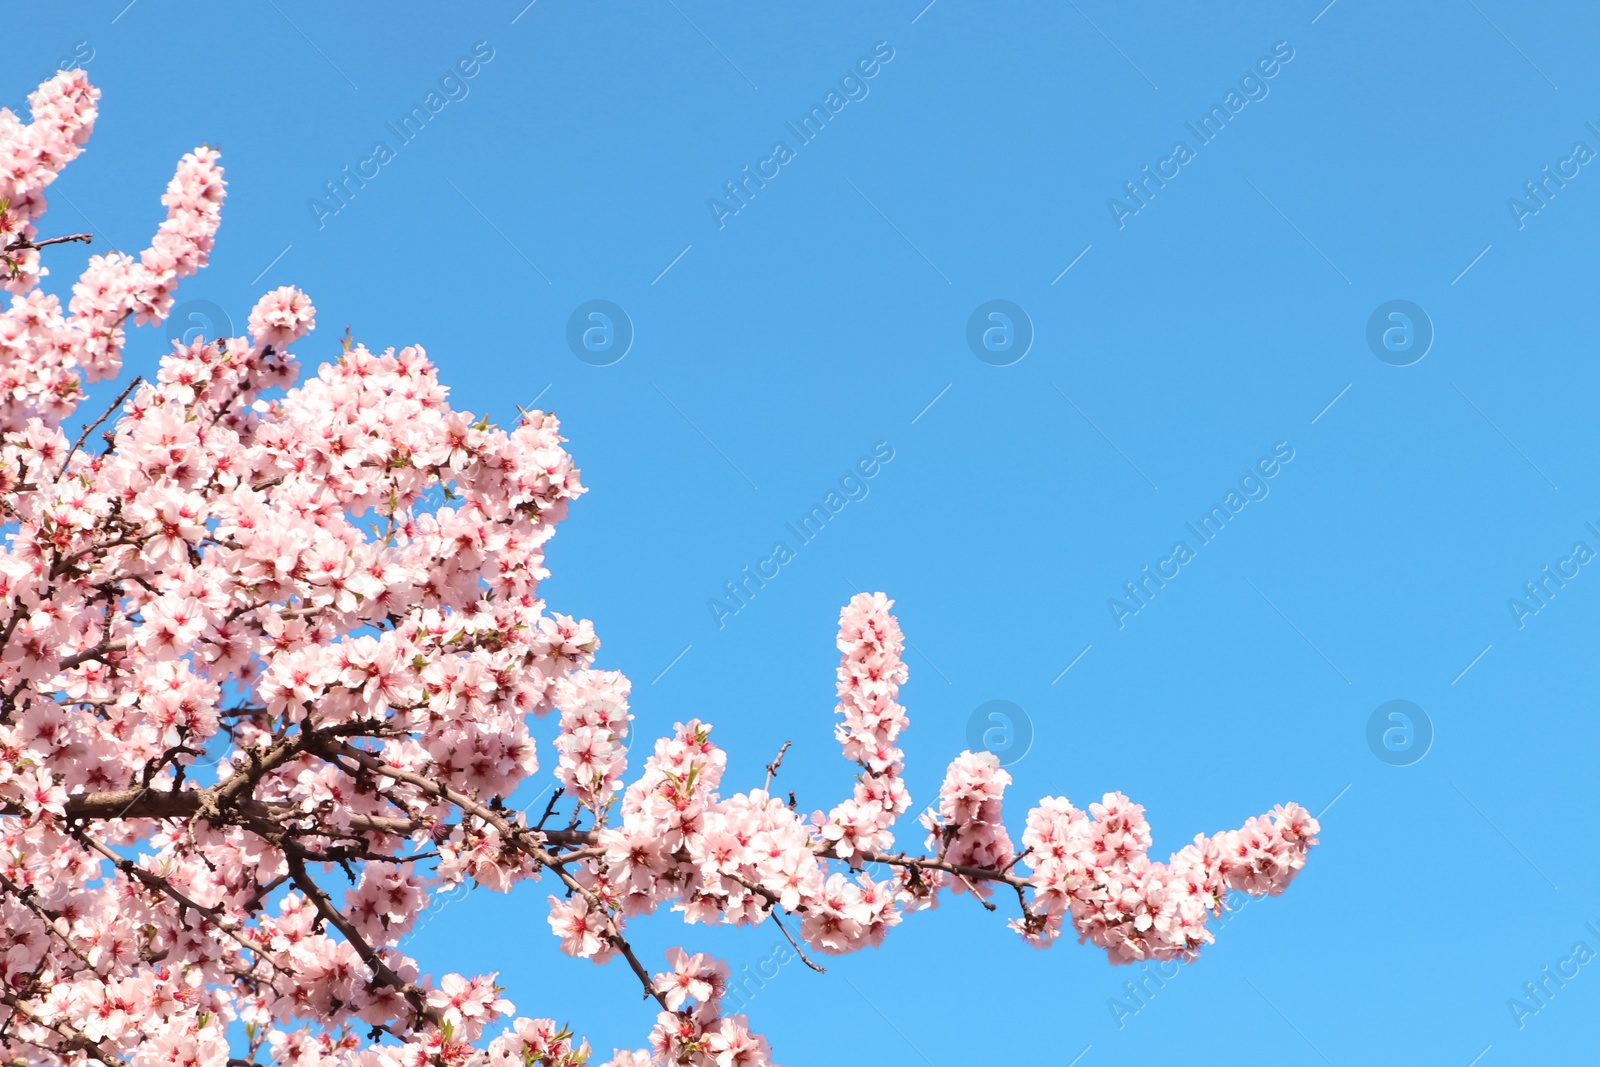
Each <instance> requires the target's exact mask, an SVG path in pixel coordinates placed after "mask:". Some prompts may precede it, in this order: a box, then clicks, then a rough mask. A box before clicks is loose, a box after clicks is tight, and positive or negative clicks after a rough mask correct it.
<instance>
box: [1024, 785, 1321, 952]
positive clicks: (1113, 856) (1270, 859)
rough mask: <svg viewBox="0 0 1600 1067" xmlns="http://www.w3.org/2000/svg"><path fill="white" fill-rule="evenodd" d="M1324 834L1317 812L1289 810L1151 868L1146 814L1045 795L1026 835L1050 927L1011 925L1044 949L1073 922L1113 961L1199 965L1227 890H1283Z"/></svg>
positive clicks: (1109, 803)
mask: <svg viewBox="0 0 1600 1067" xmlns="http://www.w3.org/2000/svg"><path fill="white" fill-rule="evenodd" d="M1317 830H1318V826H1317V821H1316V820H1315V819H1313V818H1312V817H1311V815H1310V813H1308V812H1307V811H1306V810H1305V809H1304V808H1301V807H1299V806H1298V805H1295V804H1289V805H1287V806H1279V807H1277V808H1275V809H1273V812H1272V816H1271V818H1270V819H1268V818H1266V817H1264V816H1256V817H1254V818H1252V819H1251V820H1250V821H1249V822H1248V823H1246V824H1245V826H1244V828H1243V829H1241V830H1228V831H1224V832H1222V833H1219V834H1216V835H1214V836H1212V837H1209V838H1208V837H1206V836H1205V835H1203V834H1202V835H1199V836H1197V837H1196V838H1195V839H1194V843H1193V844H1190V845H1186V846H1184V848H1183V849H1182V850H1180V851H1179V852H1178V853H1177V854H1175V855H1174V856H1173V857H1172V858H1171V859H1170V860H1168V861H1167V862H1166V863H1152V862H1150V860H1149V859H1148V857H1147V856H1146V854H1145V853H1146V850H1147V849H1148V848H1149V847H1150V825H1149V823H1147V822H1146V821H1145V818H1144V808H1142V807H1140V806H1139V805H1138V804H1133V803H1131V802H1129V800H1128V798H1127V797H1125V796H1123V795H1122V794H1121V793H1107V794H1106V795H1105V797H1104V798H1103V799H1102V800H1101V802H1100V803H1098V804H1090V805H1089V811H1088V812H1087V813H1085V812H1083V811H1080V810H1079V809H1077V808H1075V807H1073V806H1072V804H1071V803H1070V802H1068V801H1067V800H1066V799H1064V798H1062V797H1046V798H1045V799H1044V800H1043V801H1041V802H1040V805H1039V806H1038V807H1037V808H1034V809H1033V810H1032V811H1031V812H1029V813H1028V826H1027V830H1026V831H1025V832H1024V833H1023V835H1022V842H1023V845H1024V846H1025V847H1026V848H1027V850H1028V853H1027V859H1026V863H1027V865H1028V866H1029V867H1030V868H1031V869H1032V874H1031V875H1030V876H1029V878H1028V882H1029V884H1030V885H1031V886H1032V887H1033V901H1032V903H1033V906H1034V909H1035V911H1036V912H1037V914H1038V916H1040V917H1041V918H1042V919H1043V921H1042V922H1030V921H1029V920H1028V919H1023V920H1021V921H1020V922H1018V923H1015V924H1013V925H1014V927H1015V928H1016V929H1018V930H1019V931H1020V932H1021V933H1022V934H1023V935H1024V936H1025V937H1027V938H1029V939H1030V940H1032V941H1033V942H1034V943H1036V944H1039V945H1044V944H1047V943H1049V942H1050V941H1052V940H1054V939H1055V937H1056V936H1057V935H1058V934H1059V933H1060V930H1061V923H1062V921H1063V918H1064V917H1065V916H1070V917H1071V921H1072V924H1073V926H1074V927H1075V928H1076V929H1077V931H1078V940H1079V941H1089V942H1090V943H1092V944H1094V945H1097V946H1098V947H1100V948H1103V949H1105V950H1106V951H1107V952H1108V953H1109V954H1110V957H1111V961H1112V962H1113V963H1133V962H1136V961H1139V960H1167V959H1173V958H1183V959H1193V958H1194V957H1195V956H1196V955H1197V954H1198V953H1199V951H1200V948H1201V946H1202V945H1206V944H1209V943H1211V942H1212V941H1213V940H1214V938H1213V935H1212V934H1211V933H1210V931H1208V930H1207V929H1206V920H1207V918H1209V917H1211V916H1215V915H1219V914H1220V913H1221V907H1222V898H1223V896H1224V894H1225V893H1226V892H1227V890H1228V889H1229V888H1232V889H1238V890H1242V891H1243V892H1246V893H1249V894H1250V895H1251V896H1277V895H1278V894H1279V893H1282V892H1283V891H1284V889H1286V888H1287V887H1288V885H1289V883H1290V881H1292V880H1293V879H1294V876H1295V875H1296V874H1298V873H1299V871H1300V868H1301V867H1303V866H1305V857H1306V851H1307V850H1308V849H1309V848H1310V847H1311V846H1312V845H1315V844H1316V843H1317V839H1316V836H1315V835H1316V833H1317Z"/></svg>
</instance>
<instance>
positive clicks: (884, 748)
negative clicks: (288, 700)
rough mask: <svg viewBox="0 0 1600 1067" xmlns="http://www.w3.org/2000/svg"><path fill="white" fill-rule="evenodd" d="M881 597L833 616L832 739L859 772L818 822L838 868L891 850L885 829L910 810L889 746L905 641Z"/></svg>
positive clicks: (899, 721)
mask: <svg viewBox="0 0 1600 1067" xmlns="http://www.w3.org/2000/svg"><path fill="white" fill-rule="evenodd" d="M893 606H894V601H892V600H889V599H887V598H886V597H885V596H884V595H883V594H882V593H873V594H871V595H868V594H866V593H857V594H856V595H855V596H854V597H852V598H851V599H850V603H849V604H847V605H846V606H845V608H844V610H843V611H841V612H840V613H839V642H838V644H839V652H840V654H841V655H840V661H839V684H838V691H839V714H840V715H842V716H843V717H844V721H843V722H841V723H839V724H838V725H836V726H835V727H834V735H835V736H836V737H837V738H838V739H839V743H840V744H841V745H842V746H843V747H844V758H845V759H847V760H851V761H852V762H855V763H857V764H859V765H860V766H861V771H862V773H861V775H860V777H858V778H857V779H856V786H855V794H854V795H853V796H852V797H851V798H850V799H849V800H846V801H843V802H842V803H840V804H838V805H837V806H835V807H834V809H833V810H832V811H831V812H829V813H828V817H827V819H826V820H823V819H821V818H818V819H817V820H816V821H817V822H818V824H819V830H820V833H821V836H822V839H823V840H824V841H826V842H828V844H829V845H830V850H831V851H832V853H833V854H834V855H835V856H838V857H839V858H840V859H842V860H846V861H852V860H854V859H855V858H856V857H857V856H858V855H860V854H861V853H863V852H866V851H886V850H888V849H889V848H892V847H893V846H894V834H893V833H891V832H890V830H889V827H890V826H891V825H892V824H893V823H894V820H895V818H896V817H897V816H899V815H900V813H902V812H903V811H905V810H906V809H907V808H908V807H910V806H911V794H910V793H908V792H906V787H905V783H904V781H902V779H901V777H900V774H901V772H902V771H903V770H904V769H905V763H904V762H903V760H904V758H905V753H904V752H902V751H901V750H900V749H899V747H898V746H897V745H896V742H897V741H898V740H899V738H900V731H901V730H904V729H905V728H906V725H907V720H906V713H905V709H904V708H902V707H901V706H900V703H899V700H898V697H899V695H900V687H901V686H902V685H904V684H905V680H906V665H905V662H904V661H903V660H902V659H901V658H900V653H901V652H902V651H903V650H904V648H905V640H904V638H902V637H901V635H900V623H899V622H898V621H896V619H895V617H894V616H893V615H890V614H889V609H890V608H891V607H893Z"/></svg>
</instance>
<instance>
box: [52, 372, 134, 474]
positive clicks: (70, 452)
mask: <svg viewBox="0 0 1600 1067" xmlns="http://www.w3.org/2000/svg"><path fill="white" fill-rule="evenodd" d="M142 381H144V376H143V375H140V374H135V375H134V376H133V381H131V382H129V383H128V387H127V388H126V389H124V390H123V391H122V392H121V393H120V394H118V395H117V398H116V399H115V400H113V401H112V402H111V406H110V407H108V408H106V410H105V412H104V413H103V414H101V416H100V417H99V418H98V419H95V420H94V421H93V422H91V423H90V424H89V425H88V426H87V427H85V428H84V431H83V432H82V433H80V434H79V435H78V439H77V440H76V441H74V442H72V447H71V448H69V449H67V458H66V459H63V460H62V461H61V469H60V470H58V471H56V481H60V480H61V476H62V475H63V474H65V473H67V465H68V464H69V463H71V462H72V457H73V456H74V455H76V454H77V451H78V449H80V448H82V447H83V443H84V442H85V441H87V440H88V439H89V435H90V434H92V433H94V431H95V430H96V429H98V428H99V426H100V424H101V423H103V422H105V421H106V420H107V419H109V418H110V417H111V413H112V412H113V411H115V410H117V408H119V407H121V406H122V402H123V401H124V400H126V399H128V394H129V393H131V392H133V391H134V389H135V388H137V387H138V385H139V383H140V382H142Z"/></svg>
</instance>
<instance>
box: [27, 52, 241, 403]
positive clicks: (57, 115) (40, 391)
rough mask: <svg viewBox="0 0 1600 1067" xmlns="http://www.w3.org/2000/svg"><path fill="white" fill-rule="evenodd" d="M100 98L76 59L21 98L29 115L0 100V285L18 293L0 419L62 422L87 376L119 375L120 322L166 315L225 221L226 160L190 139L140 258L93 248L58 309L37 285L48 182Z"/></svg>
mask: <svg viewBox="0 0 1600 1067" xmlns="http://www.w3.org/2000/svg"><path fill="white" fill-rule="evenodd" d="M98 98H99V93H98V92H97V91H96V90H95V89H93V88H92V87H91V86H90V85H89V84H88V82H86V81H85V80H84V78H83V74H82V72H81V71H72V72H63V73H61V74H58V75H56V76H55V77H54V78H52V79H51V80H50V81H48V82H46V83H45V84H44V85H42V86H40V87H39V89H38V90H37V91H36V92H34V93H33V95H32V96H31V97H30V98H29V103H30V104H31V106H32V115H33V121H32V122H31V123H28V124H26V125H24V124H23V123H22V122H21V121H20V120H19V119H18V118H17V117H16V116H15V115H14V114H12V112H11V111H9V110H7V109H0V256H3V261H0V270H3V272H4V279H3V281H0V287H3V288H5V289H8V290H10V291H11V292H12V293H13V294H14V296H13V299H12V306H11V308H10V310H9V311H8V312H7V313H6V314H5V315H4V316H0V430H16V429H22V428H23V427H25V426H26V424H27V419H28V418H29V417H31V416H37V417H40V418H43V419H45V420H46V421H47V422H50V423H56V422H59V421H60V420H62V419H64V418H66V417H67V416H68V415H69V414H70V413H71V411H72V408H73V405H74V404H75V402H76V401H77V399H78V398H79V397H80V395H81V392H82V378H83V377H85V376H86V377H87V378H88V380H89V381H98V380H100V379H102V378H109V377H115V375H116V374H117V372H118V371H119V370H120V368H121V366H122V345H123V342H124V340H125V334H124V324H125V323H126V322H127V320H128V319H129V318H130V317H131V318H132V319H133V320H134V321H135V322H138V323H159V322H161V321H162V320H163V319H165V318H166V316H167V313H168V311H169V310H170V309H171V306H172V291H173V289H174V288H175V286H176V285H177V282H178V279H180V278H184V277H187V276H188V275H190V274H193V273H194V272H195V271H196V270H198V269H199V268H201V267H203V266H205V263H206V259H207V257H208V256H209V255H210V252H211V246H212V241H213V238H214V237H215V235H216V232H217V226H218V225H219V223H220V222H221V209H222V198H223V181H222V168H220V167H219V166H217V153H216V152H214V151H212V150H211V149H208V148H197V149H195V150H194V151H193V152H191V153H189V154H188V155H186V156H184V157H183V160H182V161H181V162H180V163H179V164H178V169H177V173H175V174H174V175H173V177H172V181H171V182H169V183H168V185H167V191H166V194H165V195H163V196H162V198H161V203H162V204H163V205H164V206H165V207H166V209H167V217H166V220H165V221H164V222H162V223H161V226H160V228H159V229H157V231H156V235H155V239H154V240H153V241H152V242H151V244H150V247H149V248H147V249H145V250H144V252H142V253H141V254H140V255H139V258H138V259H134V258H133V257H131V256H128V255H125V254H123V253H121V252H111V253H109V254H105V255H96V256H93V257H91V258H90V260H89V266H88V269H87V270H85V271H84V272H83V276H82V277H81V278H80V279H79V280H78V282H77V283H76V284H75V285H74V286H73V287H72V299H71V301H70V302H69V304H68V306H67V314H65V315H64V314H63V313H62V309H61V305H60V302H59V301H58V300H57V299H56V298H55V297H54V296H53V295H51V294H48V293H45V292H44V291H42V290H40V289H39V288H37V286H38V282H39V277H40V275H41V274H42V273H43V268H42V267H41V266H40V264H39V256H40V249H39V247H38V246H36V245H35V243H34V239H35V238H36V237H37V236H38V230H37V227H36V225H35V223H36V222H37V220H38V218H39V217H40V216H41V215H42V214H43V213H44V210H45V207H46V202H45V197H44V189H45V187H46V186H48V185H49V184H50V183H51V182H53V181H54V180H55V178H56V175H57V174H58V173H59V172H60V170H61V168H62V167H63V166H64V165H66V164H67V163H68V162H70V161H71V160H72V159H74V158H76V156H77V155H78V153H79V152H81V151H82V145H83V143H84V142H85V141H86V140H87V139H88V136H89V132H90V130H91V129H93V127H94V120H95V115H96V107H95V105H96V102H97V100H98ZM80 372H81V374H80Z"/></svg>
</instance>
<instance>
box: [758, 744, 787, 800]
mask: <svg viewBox="0 0 1600 1067" xmlns="http://www.w3.org/2000/svg"><path fill="white" fill-rule="evenodd" d="M787 751H789V742H787V741H785V742H784V743H783V747H782V748H780V749H778V754H777V755H776V756H774V757H773V758H772V762H771V763H769V764H767V780H766V781H765V782H764V783H762V785H761V791H762V792H763V793H765V792H767V791H768V790H769V789H770V788H771V786H772V779H773V776H774V775H776V774H777V773H778V768H779V767H782V766H783V754H784V753H785V752H787Z"/></svg>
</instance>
